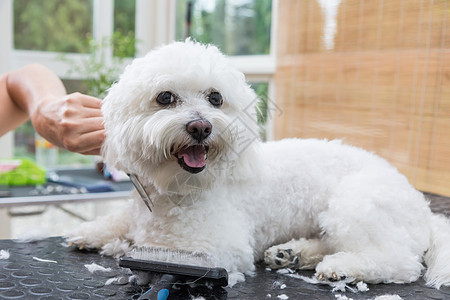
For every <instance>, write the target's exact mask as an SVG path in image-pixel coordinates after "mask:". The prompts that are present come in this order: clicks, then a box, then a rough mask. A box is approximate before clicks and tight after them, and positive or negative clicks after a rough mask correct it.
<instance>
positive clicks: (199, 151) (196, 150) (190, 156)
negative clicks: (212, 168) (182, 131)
mask: <svg viewBox="0 0 450 300" xmlns="http://www.w3.org/2000/svg"><path fill="white" fill-rule="evenodd" d="M205 154H206V150H205V147H204V146H191V147H188V148H185V149H182V150H180V152H178V157H179V158H183V160H184V163H185V164H186V165H188V166H189V167H191V168H201V167H204V166H205V165H206V163H205Z"/></svg>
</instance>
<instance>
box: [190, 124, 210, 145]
mask: <svg viewBox="0 0 450 300" xmlns="http://www.w3.org/2000/svg"><path fill="white" fill-rule="evenodd" d="M186 131H187V132H188V133H189V134H190V135H191V136H192V137H193V138H194V139H196V140H197V141H198V142H201V141H203V140H204V139H206V138H207V137H208V136H209V135H210V134H211V131H212V125H211V123H209V121H207V120H204V119H198V120H194V121H191V122H189V123H187V125H186Z"/></svg>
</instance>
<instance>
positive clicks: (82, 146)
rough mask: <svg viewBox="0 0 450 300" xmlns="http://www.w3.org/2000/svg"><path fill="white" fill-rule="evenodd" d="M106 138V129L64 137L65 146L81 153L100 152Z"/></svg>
mask: <svg viewBox="0 0 450 300" xmlns="http://www.w3.org/2000/svg"><path fill="white" fill-rule="evenodd" d="M104 140H105V130H104V129H102V130H97V131H89V132H86V133H83V134H77V135H73V136H71V137H67V138H65V139H64V148H65V149H67V150H69V151H72V152H78V153H81V154H99V153H100V149H101V146H102V144H103V142H104Z"/></svg>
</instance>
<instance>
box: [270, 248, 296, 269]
mask: <svg viewBox="0 0 450 300" xmlns="http://www.w3.org/2000/svg"><path fill="white" fill-rule="evenodd" d="M298 261H299V260H298V256H297V255H294V254H293V250H292V249H280V248H279V247H278V246H274V247H271V248H269V249H267V250H266V251H265V252H264V262H265V263H266V264H267V265H268V266H269V267H270V268H271V269H280V268H297V267H298Z"/></svg>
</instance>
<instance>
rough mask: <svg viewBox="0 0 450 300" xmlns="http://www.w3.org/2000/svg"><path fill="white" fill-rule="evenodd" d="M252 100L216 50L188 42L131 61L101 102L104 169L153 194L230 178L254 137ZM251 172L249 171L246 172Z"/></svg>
mask: <svg viewBox="0 0 450 300" xmlns="http://www.w3.org/2000/svg"><path fill="white" fill-rule="evenodd" d="M256 101H257V96H256V95H255V93H254V92H253V90H252V89H251V88H250V87H249V85H248V84H247V83H246V81H245V78H244V75H243V74H242V73H241V72H239V71H238V70H236V69H235V68H234V67H232V66H231V64H230V62H229V61H228V60H227V58H226V57H225V56H224V55H223V54H222V53H220V51H219V50H218V49H217V48H216V47H214V46H210V45H202V44H200V43H196V42H193V41H190V40H187V41H186V42H175V43H172V44H169V45H167V46H163V47H161V48H159V49H156V50H154V51H151V52H150V53H148V54H147V55H146V56H145V57H142V58H137V59H135V60H134V61H133V62H132V63H131V65H129V66H128V67H127V68H126V70H125V72H124V73H123V74H122V75H121V77H120V80H119V81H118V82H117V83H116V84H114V85H113V86H112V87H111V89H110V91H109V93H108V95H107V97H106V98H105V101H104V104H103V107H102V111H103V114H104V118H105V128H106V136H107V137H106V141H105V144H104V147H103V149H102V154H103V156H104V159H105V161H106V163H107V165H109V166H113V167H116V168H118V169H120V170H123V171H125V172H129V173H135V174H137V175H138V176H139V178H140V179H141V180H143V181H145V182H146V183H147V184H148V183H151V184H153V185H154V186H155V187H156V188H157V189H158V190H159V192H166V191H167V190H170V189H172V188H173V183H174V181H177V182H179V181H183V182H185V181H186V180H191V181H192V180H194V179H195V180H196V181H197V182H202V184H205V185H207V184H208V183H210V182H212V181H214V180H220V178H221V177H224V176H223V175H226V176H225V177H230V176H231V177H232V176H236V174H234V173H236V172H234V171H233V170H234V169H235V166H236V165H238V164H239V163H238V161H239V160H240V159H241V158H242V157H243V156H245V155H246V153H247V152H249V151H250V152H251V151H252V150H251V149H252V148H253V146H252V145H253V144H254V141H255V140H257V139H258V126H257V123H256V115H255V102H256ZM249 171H250V170H249Z"/></svg>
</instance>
